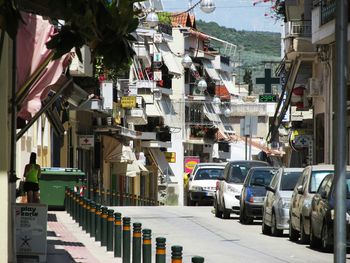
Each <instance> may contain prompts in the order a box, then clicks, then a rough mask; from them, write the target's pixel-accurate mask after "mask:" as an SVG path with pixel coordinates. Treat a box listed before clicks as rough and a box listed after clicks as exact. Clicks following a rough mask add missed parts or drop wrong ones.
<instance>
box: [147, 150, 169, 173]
mask: <svg viewBox="0 0 350 263" xmlns="http://www.w3.org/2000/svg"><path fill="white" fill-rule="evenodd" d="M148 150H149V152H150V154H151V156H152V157H153V160H154V161H155V162H156V164H157V165H158V168H159V170H160V172H161V173H162V174H163V175H168V176H175V175H174V172H173V170H172V169H171V167H170V165H169V163H168V161H167V160H166V159H165V156H164V153H163V152H162V151H161V150H159V149H156V148H149V149H148Z"/></svg>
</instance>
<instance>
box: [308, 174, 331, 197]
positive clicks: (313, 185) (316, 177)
mask: <svg viewBox="0 0 350 263" xmlns="http://www.w3.org/2000/svg"><path fill="white" fill-rule="evenodd" d="M333 173H334V171H332V170H331V171H313V172H312V174H311V181H310V193H316V192H317V189H318V187H319V186H320V184H321V182H322V180H323V178H325V177H326V175H327V174H333Z"/></svg>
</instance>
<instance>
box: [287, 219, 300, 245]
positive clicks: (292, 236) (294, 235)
mask: <svg viewBox="0 0 350 263" xmlns="http://www.w3.org/2000/svg"><path fill="white" fill-rule="evenodd" d="M289 218H290V222H289V240H290V241H293V242H296V241H297V240H298V239H299V232H298V230H296V229H294V227H293V224H292V219H291V217H290V216H289Z"/></svg>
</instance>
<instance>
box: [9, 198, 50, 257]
mask: <svg viewBox="0 0 350 263" xmlns="http://www.w3.org/2000/svg"><path fill="white" fill-rule="evenodd" d="M14 218H15V235H16V254H17V256H28V257H35V256H39V260H40V262H46V250H47V238H46V236H47V205H45V204H15V205H14Z"/></svg>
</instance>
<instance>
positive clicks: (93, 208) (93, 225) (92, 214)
mask: <svg viewBox="0 0 350 263" xmlns="http://www.w3.org/2000/svg"><path fill="white" fill-rule="evenodd" d="M95 214H96V204H95V202H94V201H91V204H90V237H94V236H95V233H96V220H95Z"/></svg>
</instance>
